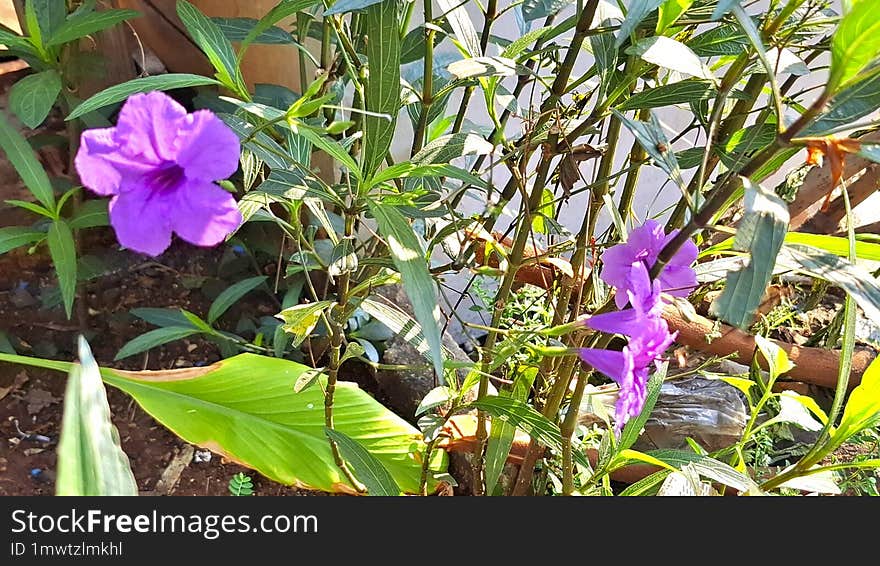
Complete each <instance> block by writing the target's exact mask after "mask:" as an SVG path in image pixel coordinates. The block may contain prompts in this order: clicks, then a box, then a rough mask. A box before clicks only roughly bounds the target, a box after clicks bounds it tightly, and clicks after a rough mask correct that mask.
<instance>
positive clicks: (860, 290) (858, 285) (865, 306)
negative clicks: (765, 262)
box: [779, 244, 880, 320]
mask: <svg viewBox="0 0 880 566" xmlns="http://www.w3.org/2000/svg"><path fill="white" fill-rule="evenodd" d="M779 260H781V261H783V262H784V263H785V264H787V265H790V266H792V267H793V268H794V269H797V270H798V271H801V272H803V273H806V274H807V275H810V276H812V277H817V278H819V279H824V280H825V281H828V282H829V283H833V284H834V285H837V286H838V287H840V288H841V289H843V290H844V291H846V292H847V293H849V294H850V295H852V297H853V299H854V300H855V301H856V303H857V304H858V305H859V306H860V307H862V310H863V311H865V316H866V317H868V320H880V283H878V282H877V279H875V278H874V276H873V275H871V273H869V272H868V271H867V270H866V269H865V268H863V267H861V266H859V265H854V264H852V263H850V262H849V261H847V260H846V259H844V258H842V257H838V256H836V255H833V254H829V253H827V252H823V251H821V250H817V249H816V248H811V247H809V246H802V245H797V244H791V245H789V244H786V245H784V246H782V250H781V251H780V252H779Z"/></svg>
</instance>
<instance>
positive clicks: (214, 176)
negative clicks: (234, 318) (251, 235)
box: [75, 92, 242, 256]
mask: <svg viewBox="0 0 880 566" xmlns="http://www.w3.org/2000/svg"><path fill="white" fill-rule="evenodd" d="M239 152H240V146H239V141H238V137H237V136H236V135H235V133H234V132H233V131H232V130H230V129H229V128H228V127H227V126H226V125H225V124H224V123H223V122H222V121H220V119H219V118H217V117H216V116H215V115H214V114H213V113H211V112H210V111H208V110H199V111H196V112H193V113H192V114H187V112H186V109H185V108H184V107H183V106H181V105H180V104H178V103H177V102H176V101H174V99H172V98H171V97H169V96H168V95H166V94H164V93H162V92H151V93H148V94H136V95H134V96H131V97H130V98H129V99H128V100H127V101H126V102H125V104H124V105H123V107H122V110H121V111H120V112H119V120H118V121H117V124H116V127H115V128H104V129H93V130H87V131H85V132H83V134H82V138H81V140H80V148H79V152H78V153H77V155H76V161H75V164H76V170H77V172H78V173H79V177H80V180H81V181H82V184H83V185H84V186H85V187H86V188H88V189H90V190H91V191H93V192H95V193H97V194H99V195H102V196H109V195H112V196H113V198H112V199H111V200H110V207H109V208H110V224H112V225H113V229H114V230H115V231H116V237H117V239H118V240H119V243H120V244H122V245H123V246H124V247H126V248H129V249H131V250H134V251H138V252H142V253H145V254H148V255H151V256H157V255H159V254H161V253H162V252H163V251H165V250H166V249H167V248H168V246H170V245H171V233H172V232H174V233H176V234H177V235H178V236H180V237H181V238H183V239H184V240H186V241H187V242H190V243H191V244H195V245H199V246H213V245H216V244H218V243H220V242H222V241H223V240H224V238H226V236H228V235H229V234H230V233H232V232H233V231H234V230H235V229H236V228H237V227H238V226H239V225H240V224H241V220H242V217H241V214H240V213H239V211H238V207H237V206H236V203H235V199H234V198H233V196H232V195H231V194H230V193H228V192H226V191H224V190H223V189H221V188H220V187H219V186H217V184H215V183H214V181H218V180H222V179H226V178H227V177H229V176H230V175H232V174H233V173H234V172H235V170H236V169H237V168H238V157H239Z"/></svg>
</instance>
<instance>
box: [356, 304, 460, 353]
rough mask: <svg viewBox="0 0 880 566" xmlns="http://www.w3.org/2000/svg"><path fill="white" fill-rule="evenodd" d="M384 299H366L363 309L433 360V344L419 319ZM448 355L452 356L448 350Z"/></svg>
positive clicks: (362, 305)
mask: <svg viewBox="0 0 880 566" xmlns="http://www.w3.org/2000/svg"><path fill="white" fill-rule="evenodd" d="M381 300H382V299H381V298H379V297H377V298H376V299H364V301H363V302H362V303H361V309H363V311H364V312H366V313H367V314H369V315H370V316H371V317H373V318H375V319H376V320H378V321H379V322H381V323H382V324H384V325H385V326H387V327H388V328H389V329H390V330H391V331H392V332H393V333H394V334H396V335H398V336H400V337H401V338H403V339H404V340H405V341H406V342H407V343H408V344H410V345H411V346H412V347H413V348H415V349H416V351H418V352H419V353H420V354H421V355H423V356H424V357H425V359H426V360H428V361H432V360H433V358H432V357H431V346H429V345H428V341H427V340H426V339H425V335H424V334H423V333H422V327H421V326H420V325H419V323H418V321H416V320H415V319H413V318H412V317H411V316H410V315H409V314H407V313H406V312H405V311H403V310H402V309H400V308H399V307H398V306H397V305H393V304H390V303H384V302H380V301H381ZM447 357H451V356H450V355H449V353H448V352H447Z"/></svg>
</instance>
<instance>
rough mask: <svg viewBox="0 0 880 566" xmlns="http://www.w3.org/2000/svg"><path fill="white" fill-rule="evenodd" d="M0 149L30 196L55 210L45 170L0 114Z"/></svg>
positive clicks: (19, 135) (53, 195)
mask: <svg viewBox="0 0 880 566" xmlns="http://www.w3.org/2000/svg"><path fill="white" fill-rule="evenodd" d="M0 149H2V150H3V152H4V153H5V154H6V158H7V159H8V160H9V162H10V163H11V164H12V166H13V167H14V168H15V171H16V172H17V173H18V174H19V176H20V177H21V180H22V181H24V184H25V186H26V187H27V188H28V189H29V190H30V191H31V194H33V195H34V197H36V199H37V200H38V201H39V202H40V203H41V204H42V205H43V206H45V207H46V208H47V209H49V210H55V193H54V192H53V191H52V184H51V183H50V182H49V176H48V175H46V170H45V169H43V166H42V165H41V164H40V162H39V160H37V156H36V155H34V150H33V149H31V146H30V144H29V143H28V142H27V140H25V139H24V137H22V135H21V134H20V133H19V132H18V130H16V129H15V128H13V127H12V124H10V123H9V121H8V120H7V119H6V116H5V115H3V114H2V113H0Z"/></svg>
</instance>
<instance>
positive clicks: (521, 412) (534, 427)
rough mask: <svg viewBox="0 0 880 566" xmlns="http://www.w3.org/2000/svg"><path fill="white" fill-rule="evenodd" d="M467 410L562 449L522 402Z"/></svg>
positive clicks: (548, 426) (480, 403)
mask: <svg viewBox="0 0 880 566" xmlns="http://www.w3.org/2000/svg"><path fill="white" fill-rule="evenodd" d="M0 359H2V358H0ZM468 409H479V410H481V411H485V412H486V413H488V414H490V415H492V417H494V419H498V422H507V423H510V424H511V425H513V426H515V427H516V428H518V429H520V430H522V431H523V432H525V433H526V434H528V435H529V436H531V437H532V438H533V439H535V440H537V441H538V442H540V443H541V444H543V445H544V446H547V447H548V448H553V449H555V450H559V449H561V447H562V433H561V432H559V427H558V426H556V424H554V423H553V422H551V421H550V420H548V419H547V417H545V416H544V415H542V414H541V413H539V412H538V411H536V410H535V409H533V408H532V407H530V406H529V405H527V404H526V403H524V402H522V401H518V400H516V399H512V398H510V397H498V396H493V397H485V398H483V399H478V400H476V401H473V402H471V403H468V404H467V405H466V406H465V407H462V408H461V409H460V410H462V411H463V410H468ZM494 419H493V421H494Z"/></svg>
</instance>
